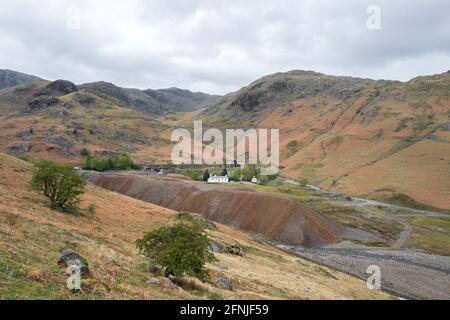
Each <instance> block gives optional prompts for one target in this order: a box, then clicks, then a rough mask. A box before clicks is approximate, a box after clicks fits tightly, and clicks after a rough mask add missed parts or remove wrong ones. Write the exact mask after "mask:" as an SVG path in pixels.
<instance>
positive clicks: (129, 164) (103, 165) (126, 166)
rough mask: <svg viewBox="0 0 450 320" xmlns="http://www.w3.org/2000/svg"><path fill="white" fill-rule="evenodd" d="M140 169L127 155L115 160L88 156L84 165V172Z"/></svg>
mask: <svg viewBox="0 0 450 320" xmlns="http://www.w3.org/2000/svg"><path fill="white" fill-rule="evenodd" d="M139 168H140V167H139V166H138V165H136V164H134V163H133V161H132V160H131V159H130V157H128V156H127V155H123V156H118V157H115V158H97V157H96V156H93V155H88V156H87V157H86V158H85V162H84V165H83V169H84V170H94V171H100V172H103V171H107V170H130V169H134V170H138V169H139Z"/></svg>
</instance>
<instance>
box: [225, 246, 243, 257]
mask: <svg viewBox="0 0 450 320" xmlns="http://www.w3.org/2000/svg"><path fill="white" fill-rule="evenodd" d="M227 252H228V253H229V254H234V255H236V256H240V257H242V256H243V255H244V254H245V253H244V249H243V248H242V247H241V246H239V245H237V244H233V245H230V246H227Z"/></svg>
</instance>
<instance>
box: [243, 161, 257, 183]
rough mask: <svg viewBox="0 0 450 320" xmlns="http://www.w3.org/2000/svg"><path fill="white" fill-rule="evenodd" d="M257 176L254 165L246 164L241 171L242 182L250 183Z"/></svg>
mask: <svg viewBox="0 0 450 320" xmlns="http://www.w3.org/2000/svg"><path fill="white" fill-rule="evenodd" d="M257 175H258V171H257V170H256V165H254V164H248V165H246V166H245V168H244V169H242V179H243V180H244V181H251V180H252V179H253V177H256V176H257Z"/></svg>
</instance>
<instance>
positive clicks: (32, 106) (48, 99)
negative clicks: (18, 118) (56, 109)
mask: <svg viewBox="0 0 450 320" xmlns="http://www.w3.org/2000/svg"><path fill="white" fill-rule="evenodd" d="M57 103H59V99H58V98H55V97H52V96H42V97H39V98H37V99H35V100H33V101H31V102H30V103H29V104H28V108H27V109H26V111H25V112H35V111H39V110H42V109H45V108H47V107H50V106H53V105H55V104H57Z"/></svg>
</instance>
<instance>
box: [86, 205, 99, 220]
mask: <svg viewBox="0 0 450 320" xmlns="http://www.w3.org/2000/svg"><path fill="white" fill-rule="evenodd" d="M86 210H87V212H88V214H89V216H91V217H92V216H94V215H95V213H96V212H97V206H96V205H95V204H93V203H91V204H90V205H89V206H88V207H87V209H86Z"/></svg>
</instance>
